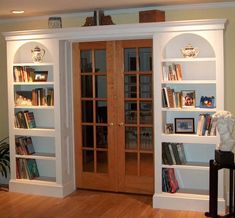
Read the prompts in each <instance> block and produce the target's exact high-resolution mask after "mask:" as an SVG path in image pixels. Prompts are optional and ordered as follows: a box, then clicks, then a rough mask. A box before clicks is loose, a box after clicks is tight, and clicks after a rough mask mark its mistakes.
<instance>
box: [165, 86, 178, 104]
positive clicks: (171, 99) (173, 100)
mask: <svg viewBox="0 0 235 218" xmlns="http://www.w3.org/2000/svg"><path fill="white" fill-rule="evenodd" d="M162 106H163V107H169V108H181V107H182V93H181V92H175V91H174V89H171V88H170V87H163V88H162Z"/></svg>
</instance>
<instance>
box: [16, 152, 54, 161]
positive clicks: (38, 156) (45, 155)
mask: <svg viewBox="0 0 235 218" xmlns="http://www.w3.org/2000/svg"><path fill="white" fill-rule="evenodd" d="M16 158H25V159H39V160H52V161H54V160H55V154H49V153H34V154H32V155H16Z"/></svg>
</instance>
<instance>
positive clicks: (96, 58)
mask: <svg viewBox="0 0 235 218" xmlns="http://www.w3.org/2000/svg"><path fill="white" fill-rule="evenodd" d="M80 57H81V60H80V63H81V111H82V113H81V116H82V118H81V120H82V123H81V125H82V154H83V155H82V158H83V160H82V164H83V167H82V169H83V172H93V173H108V124H107V120H108V117H107V116H108V108H107V105H108V104H107V73H106V50H105V49H90V50H81V51H80Z"/></svg>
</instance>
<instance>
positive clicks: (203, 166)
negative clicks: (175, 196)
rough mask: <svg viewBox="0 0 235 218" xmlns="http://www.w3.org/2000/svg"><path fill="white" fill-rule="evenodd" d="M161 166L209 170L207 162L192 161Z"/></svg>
mask: <svg viewBox="0 0 235 218" xmlns="http://www.w3.org/2000/svg"><path fill="white" fill-rule="evenodd" d="M162 167H163V168H174V169H189V170H206V171H209V166H208V163H192V162H190V163H189V162H187V163H186V164H182V165H165V164H163V165H162Z"/></svg>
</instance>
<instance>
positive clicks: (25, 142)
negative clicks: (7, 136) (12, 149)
mask: <svg viewBox="0 0 235 218" xmlns="http://www.w3.org/2000/svg"><path fill="white" fill-rule="evenodd" d="M15 145H16V154H20V155H31V154H34V153H35V150H34V146H33V141H32V138H31V137H27V136H22V137H17V138H16V139H15Z"/></svg>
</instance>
